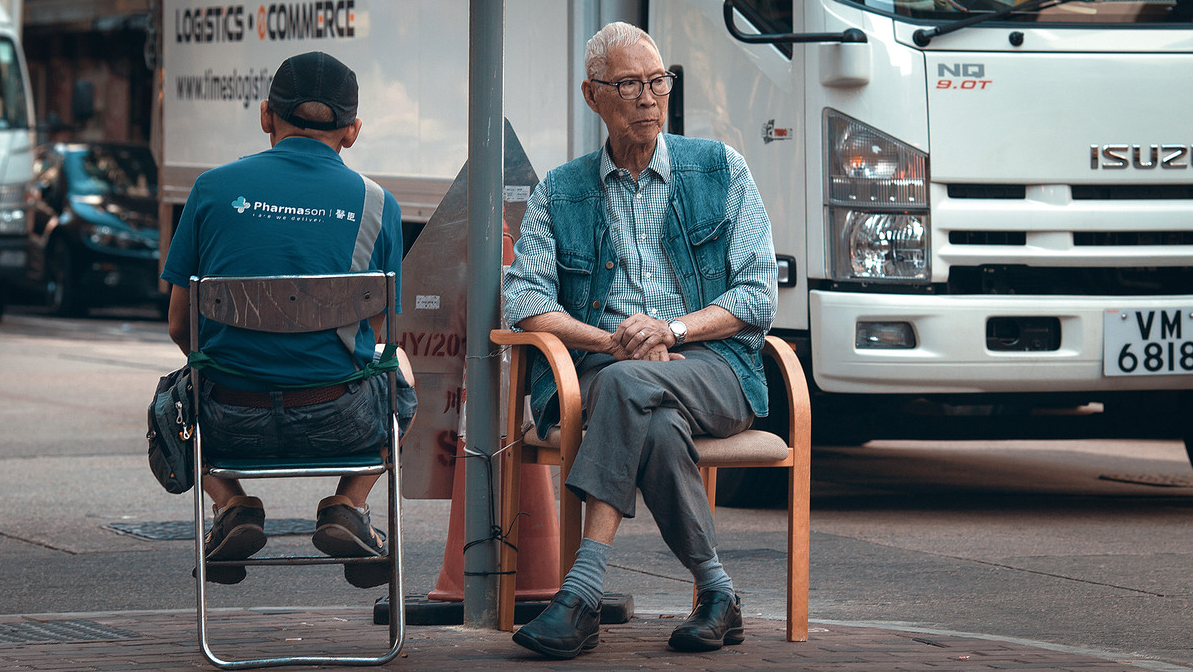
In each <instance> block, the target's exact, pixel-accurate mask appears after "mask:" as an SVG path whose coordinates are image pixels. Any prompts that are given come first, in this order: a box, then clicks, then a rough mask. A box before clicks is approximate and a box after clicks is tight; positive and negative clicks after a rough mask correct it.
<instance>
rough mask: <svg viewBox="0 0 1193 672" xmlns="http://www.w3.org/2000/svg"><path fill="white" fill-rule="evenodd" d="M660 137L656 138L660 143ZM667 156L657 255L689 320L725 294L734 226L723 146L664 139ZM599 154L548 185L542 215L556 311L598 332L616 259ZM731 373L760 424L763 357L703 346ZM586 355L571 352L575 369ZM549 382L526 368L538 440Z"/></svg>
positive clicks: (563, 170) (557, 173) (729, 344)
mask: <svg viewBox="0 0 1193 672" xmlns="http://www.w3.org/2000/svg"><path fill="white" fill-rule="evenodd" d="M663 137H664V136H660V140H662V139H663ZM665 137H666V142H667V149H668V151H669V152H670V155H671V183H672V188H671V204H670V206H669V208H668V212H667V216H666V221H665V223H664V226H663V231H664V233H663V236H664V239H663V250H664V252H665V254H666V256H667V259H668V261H669V262H670V263H671V267H672V268H673V269H675V274H676V277H677V278H678V279H679V285H680V291H681V293H682V294H683V300H684V305H685V307H686V308H687V311H688V312H695V311H697V310H699V309H701V308H704V307H706V306H708V305H709V304H711V303H712V302H713V300H714V299H716V298H717V297H719V296H721V295H722V294H724V293H725V291H726V290H727V289H728V287H729V273H728V258H729V240H730V239H731V238H732V237H733V226H734V224H735V222H733V221H731V220H730V219H729V218H727V217H726V215H725V200H726V197H727V195H728V192H729V180H730V175H729V167H728V165H727V163H726V161H725V146H724V145H722V144H721V143H719V142H714V141H711V140H700V139H694V138H686V137H683V136H677V135H667V136H665ZM600 165H601V152H600V151H596V152H593V153H592V154H588V155H586V156H582V157H580V158H579V159H576V160H574V161H570V162H568V163H566V164H564V165H562V166H560V167H558V168H556V169H554V170H552V171H550V172H548V173H547V177H546V197H547V211H548V212H549V214H550V216H551V223H552V226H553V231H554V234H555V252H556V264H557V267H558V270H559V303H560V304H561V305H562V306H563V307H564V308H565V309H566V310H567V312H568V314H570V315H571V316H572V317H574V318H576V319H577V320H580V321H582V322H585V323H587V324H591V325H594V326H595V325H597V323H598V322H599V320H600V318H601V314H602V313H603V312H604V310H605V302H606V300H607V299H608V297H609V292H610V290H611V288H612V286H613V277H614V274H615V273H616V272H617V267H618V259H617V252H616V250H615V249H614V247H613V240H612V238H611V237H610V234H609V219H608V216H607V210H606V202H605V192H604V188H603V185H602V183H601V175H600ZM704 345H706V346H707V347H708V348H709V349H711V350H713V351H714V352H716V353H717V354H719V355H721V357H723V358H724V359H725V361H726V362H728V363H729V365H730V366H731V367H732V368H733V372H734V373H735V374H737V378H738V380H739V381H740V382H741V387H742V391H743V392H744V393H745V396H746V400H747V401H749V402H750V407H751V408H752V409H753V411H754V414H755V415H757V416H758V417H763V416H765V415H767V412H768V409H767V392H766V378H765V376H764V375H763V371H762V356H761V353H760V352H759V351H757V350H754V349H752V348H750V347H749V346H747V345H745V344H744V343H741V342H739V341H736V340H731V339H726V340H720V341H704ZM585 354H586V353H584V352H582V351H579V350H573V351H572V358H573V359H574V360H576V362H577V363H579V361H580V360H581V359H582V358H583V357H584V355H585ZM556 391H557V390H556V386H555V378H554V377H553V376H552V375H551V369H550V367H549V366H548V365H547V363H546V360H544V359H543V358H542V357H539V356H537V355H536V356H535V357H534V358H533V360H532V362H531V383H530V410H531V413H533V415H534V419H535V422H536V424H537V425H538V430H539V434H540V436H545V435H546V432H547V430H548V429H550V427H551V426H553V425H554V424H555V423H557V422H558V421H559V403H558V400H557V398H556Z"/></svg>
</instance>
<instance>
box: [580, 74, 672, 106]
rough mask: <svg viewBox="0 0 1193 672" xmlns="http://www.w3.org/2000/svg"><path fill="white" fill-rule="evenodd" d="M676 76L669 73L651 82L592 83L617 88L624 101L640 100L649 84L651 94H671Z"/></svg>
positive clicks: (625, 80) (600, 81)
mask: <svg viewBox="0 0 1193 672" xmlns="http://www.w3.org/2000/svg"><path fill="white" fill-rule="evenodd" d="M676 76H677V75H676V74H675V73H674V72H668V73H665V74H662V75H659V76H658V77H655V78H654V79H652V80H649V81H643V80H641V79H623V80H621V81H620V82H606V81H603V80H600V79H594V80H592V81H594V82H596V83H597V84H604V85H606V86H615V87H617V93H618V95H620V96H621V97H622V99H623V100H638V99H639V98H641V97H642V92H643V91H645V90H646V85H647V84H650V92H651V93H653V94H654V95H656V96H665V95H667V94H669V93H671V88H672V87H673V86H674V85H675V78H676Z"/></svg>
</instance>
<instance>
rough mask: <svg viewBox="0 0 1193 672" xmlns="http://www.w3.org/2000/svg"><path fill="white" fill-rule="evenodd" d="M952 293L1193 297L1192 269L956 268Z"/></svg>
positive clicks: (952, 272) (951, 277) (952, 273)
mask: <svg viewBox="0 0 1193 672" xmlns="http://www.w3.org/2000/svg"><path fill="white" fill-rule="evenodd" d="M948 293H949V294H1022V295H1035V296H1175V295H1180V294H1193V268H1188V267H1164V268H1036V267H1031V266H1013V265H989V266H954V267H952V268H951V269H949V281H948Z"/></svg>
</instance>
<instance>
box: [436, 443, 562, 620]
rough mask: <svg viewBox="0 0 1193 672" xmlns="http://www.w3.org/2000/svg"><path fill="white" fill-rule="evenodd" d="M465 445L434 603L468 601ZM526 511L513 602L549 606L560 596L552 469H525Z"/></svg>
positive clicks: (454, 480)
mask: <svg viewBox="0 0 1193 672" xmlns="http://www.w3.org/2000/svg"><path fill="white" fill-rule="evenodd" d="M463 454H464V447H463V444H457V448H456V458H457V459H456V473H455V475H454V476H453V478H452V508H451V514H450V516H449V518H448V523H447V546H446V547H445V548H444V549H443V567H442V568H441V569H440V570H439V579H438V580H437V581H436V582H435V590H432V591H431V592H430V593H428V594H427V598H428V599H431V600H439V601H444V602H463V601H464V543H465V542H464V469H463V468H462V467H463V464H462V463H463V461H464V458H463V457H461V456H462V455H463ZM521 499H522V506H521V510H522V512H523V513H524V514H525V515H522V516H519V517H518V520H517V522H516V523H515V524H516V525H517V526H518V576H517V581H516V583H515V585H516V588H515V590H514V599H515V600H520V601H541V600H549V599H551V596H553V595H554V594H555V592H556V591H558V590H559V578H558V575H559V513H558V511H557V509H556V506H555V488H554V486H553V485H552V484H551V468H550V467H549V466H547V465H545V464H524V465H522V487H521Z"/></svg>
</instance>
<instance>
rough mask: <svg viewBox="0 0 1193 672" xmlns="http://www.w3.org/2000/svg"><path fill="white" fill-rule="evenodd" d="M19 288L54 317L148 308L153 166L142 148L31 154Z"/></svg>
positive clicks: (153, 251) (73, 146) (155, 254)
mask: <svg viewBox="0 0 1193 672" xmlns="http://www.w3.org/2000/svg"><path fill="white" fill-rule="evenodd" d="M34 181H35V183H36V185H37V189H36V192H37V193H36V203H35V204H34V208H33V214H32V218H31V220H30V222H29V258H28V266H27V272H26V278H25V280H26V283H27V284H28V285H29V286H30V287H31V288H32V289H34V291H38V292H44V295H45V297H46V300H47V302H48V303H49V306H50V308H51V309H52V310H53V312H54V313H55V314H58V315H79V314H82V313H84V312H86V310H87V309H88V308H89V307H92V306H107V305H121V304H124V305H127V304H142V303H155V304H157V305H158V306H159V307H164V306H165V301H166V295H165V294H163V293H162V292H161V291H160V289H159V287H158V280H157V276H158V258H159V251H158V225H157V166H156V164H155V163H154V160H153V155H152V154H151V153H150V152H149V149H148V148H147V147H145V146H142V145H125V144H112V143H82V142H80V143H59V144H53V145H43V146H41V147H39V148H38V150H37V155H36V158H35V162H34Z"/></svg>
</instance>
